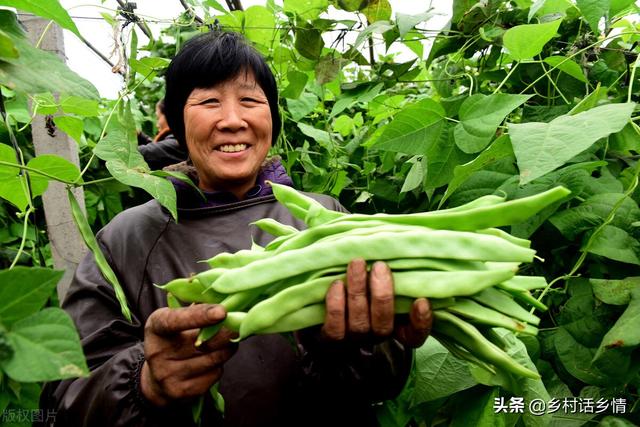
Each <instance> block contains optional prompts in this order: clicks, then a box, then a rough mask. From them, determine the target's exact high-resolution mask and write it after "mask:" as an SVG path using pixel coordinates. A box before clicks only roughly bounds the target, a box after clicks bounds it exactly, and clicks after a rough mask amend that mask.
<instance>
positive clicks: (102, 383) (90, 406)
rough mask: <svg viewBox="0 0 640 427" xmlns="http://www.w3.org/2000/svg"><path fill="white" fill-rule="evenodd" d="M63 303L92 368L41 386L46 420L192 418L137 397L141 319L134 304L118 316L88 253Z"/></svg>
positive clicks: (141, 422) (175, 421) (159, 421)
mask: <svg viewBox="0 0 640 427" xmlns="http://www.w3.org/2000/svg"><path fill="white" fill-rule="evenodd" d="M103 248H104V247H103ZM103 251H104V249H103ZM104 252H105V255H106V256H107V257H108V252H106V251H104ZM116 274H117V272H116ZM128 299H129V301H131V299H130V298H128ZM63 308H64V309H65V310H66V311H67V312H68V313H69V314H70V316H71V317H72V319H73V320H74V322H75V324H76V327H77V328H78V331H79V333H80V337H81V340H82V346H83V349H84V352H85V356H86V359H87V364H88V366H89V370H90V371H91V373H90V375H89V376H88V377H86V378H77V379H71V380H65V381H60V382H56V383H49V384H47V385H46V386H45V388H44V390H43V393H42V396H41V401H40V404H41V407H42V408H43V409H47V410H49V411H51V412H52V413H55V419H51V420H49V422H50V423H51V422H52V424H49V425H55V426H78V427H80V426H92V427H101V426H104V427H114V426H125V425H126V426H164V425H167V426H169V425H172V426H175V425H185V420H190V419H191V415H190V408H189V407H172V408H167V409H163V410H160V409H158V408H153V407H151V406H150V405H149V404H148V403H147V402H146V401H145V400H144V398H143V397H142V395H141V393H140V392H139V378H140V370H141V368H142V365H143V363H144V351H143V343H142V339H143V336H144V335H143V329H144V323H143V322H142V320H141V319H140V318H139V315H138V314H137V313H136V310H135V308H134V307H130V308H132V316H133V321H132V322H131V323H129V322H128V321H127V320H126V319H124V318H123V316H122V314H121V312H120V306H119V303H118V301H117V299H116V297H115V293H114V292H113V290H112V288H111V286H110V285H109V284H108V283H107V282H106V281H105V280H104V278H103V277H102V274H101V273H100V271H99V269H98V267H97V266H96V264H95V262H94V260H93V257H92V255H91V254H90V253H89V254H88V255H87V256H86V257H85V258H84V260H83V261H82V262H81V263H80V265H79V266H78V269H77V270H76V274H75V277H74V280H73V282H72V284H71V287H70V289H69V292H68V294H67V297H66V298H65V301H64V304H63ZM185 411H186V412H185Z"/></svg>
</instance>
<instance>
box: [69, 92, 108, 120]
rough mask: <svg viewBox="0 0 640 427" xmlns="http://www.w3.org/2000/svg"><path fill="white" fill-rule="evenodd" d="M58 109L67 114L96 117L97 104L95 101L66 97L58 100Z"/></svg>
mask: <svg viewBox="0 0 640 427" xmlns="http://www.w3.org/2000/svg"><path fill="white" fill-rule="evenodd" d="M60 107H62V111H64V112H65V113H67V114H77V115H79V116H84V117H96V116H97V115H98V108H99V104H98V101H97V100H95V99H87V98H81V97H79V96H75V95H67V96H63V97H61V98H60Z"/></svg>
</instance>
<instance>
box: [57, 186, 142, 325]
mask: <svg viewBox="0 0 640 427" xmlns="http://www.w3.org/2000/svg"><path fill="white" fill-rule="evenodd" d="M67 196H69V203H70V204H71V214H72V216H73V219H74V221H75V223H76V226H77V227H78V231H80V235H81V236H82V239H83V240H84V243H85V244H86V245H87V247H88V248H89V250H90V251H91V253H92V254H93V258H94V259H95V261H96V265H97V266H98V268H99V269H100V272H101V273H102V276H103V277H104V278H105V280H106V281H107V282H109V284H110V285H111V286H112V287H113V291H114V292H115V294H116V298H117V300H118V302H119V303H120V310H121V311H122V315H123V316H124V318H125V319H127V320H128V321H129V322H131V311H130V310H129V306H128V305H127V296H126V295H125V293H124V290H123V289H122V286H121V285H120V282H119V281H118V276H116V273H115V272H114V271H113V269H112V268H111V265H110V264H109V263H108V262H107V259H106V258H105V257H104V254H103V253H102V249H100V245H99V244H98V241H97V240H96V236H94V234H93V231H92V230H91V226H90V225H89V222H88V221H87V217H86V216H84V213H83V212H82V209H81V208H80V205H79V204H78V201H77V200H76V197H75V196H74V195H73V192H72V191H71V189H69V188H67Z"/></svg>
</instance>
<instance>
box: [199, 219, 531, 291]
mask: <svg viewBox="0 0 640 427" xmlns="http://www.w3.org/2000/svg"><path fill="white" fill-rule="evenodd" d="M534 254H535V251H533V250H531V249H527V248H523V247H520V246H517V245H514V244H513V243H510V242H508V241H506V240H504V239H501V238H498V237H494V236H487V235H482V234H476V233H468V232H456V231H449V230H416V231H411V232H401V233H389V232H381V233H377V234H375V235H370V236H353V237H345V238H344V239H340V240H337V241H335V242H323V243H318V244H315V245H312V246H309V247H305V248H301V249H297V250H292V251H287V252H283V253H280V254H277V255H276V256H272V257H269V258H266V259H261V260H257V261H254V262H252V263H251V264H249V265H246V266H244V267H239V268H235V269H230V270H228V271H226V272H225V273H224V274H222V275H221V276H220V277H218V278H217V280H215V281H213V282H212V283H211V285H210V286H211V287H212V288H213V289H214V290H216V291H217V292H221V293H232V292H238V291H242V290H246V289H251V288H254V287H260V286H263V285H265V284H268V283H271V282H275V281H277V280H281V279H283V278H286V277H291V276H295V275H298V274H302V273H305V272H308V271H313V270H318V269H322V268H327V267H332V266H336V265H345V264H347V263H349V262H350V261H351V260H352V259H354V258H364V259H365V260H387V259H394V258H425V257H430V258H452V259H462V260H476V261H483V260H486V261H513V262H516V261H518V262H531V261H532V260H533V256H534ZM505 280H506V279H505ZM201 281H202V280H201ZM203 283H204V284H205V285H208V284H207V283H205V282H204V281H203Z"/></svg>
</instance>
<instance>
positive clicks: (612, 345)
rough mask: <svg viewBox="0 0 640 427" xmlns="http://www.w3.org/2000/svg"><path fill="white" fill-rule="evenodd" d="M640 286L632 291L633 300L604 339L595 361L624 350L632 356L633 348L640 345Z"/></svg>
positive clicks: (594, 358)
mask: <svg viewBox="0 0 640 427" xmlns="http://www.w3.org/2000/svg"><path fill="white" fill-rule="evenodd" d="M639 322H640V288H638V287H636V288H635V289H633V290H632V291H631V301H630V302H629V305H628V306H627V309H626V310H625V311H624V312H623V313H622V315H621V316H620V317H619V318H618V320H617V321H616V323H615V324H614V325H613V327H612V328H611V329H610V330H609V332H607V334H606V335H605V336H604V338H603V339H602V343H601V344H600V347H598V351H597V352H596V354H595V356H594V357H593V362H594V363H597V362H598V361H599V360H601V359H603V358H605V357H607V354H608V353H610V352H623V353H624V354H625V355H628V356H630V353H631V351H632V350H634V349H635V348H637V347H638V346H640V328H638V324H639ZM629 362H631V360H629Z"/></svg>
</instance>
